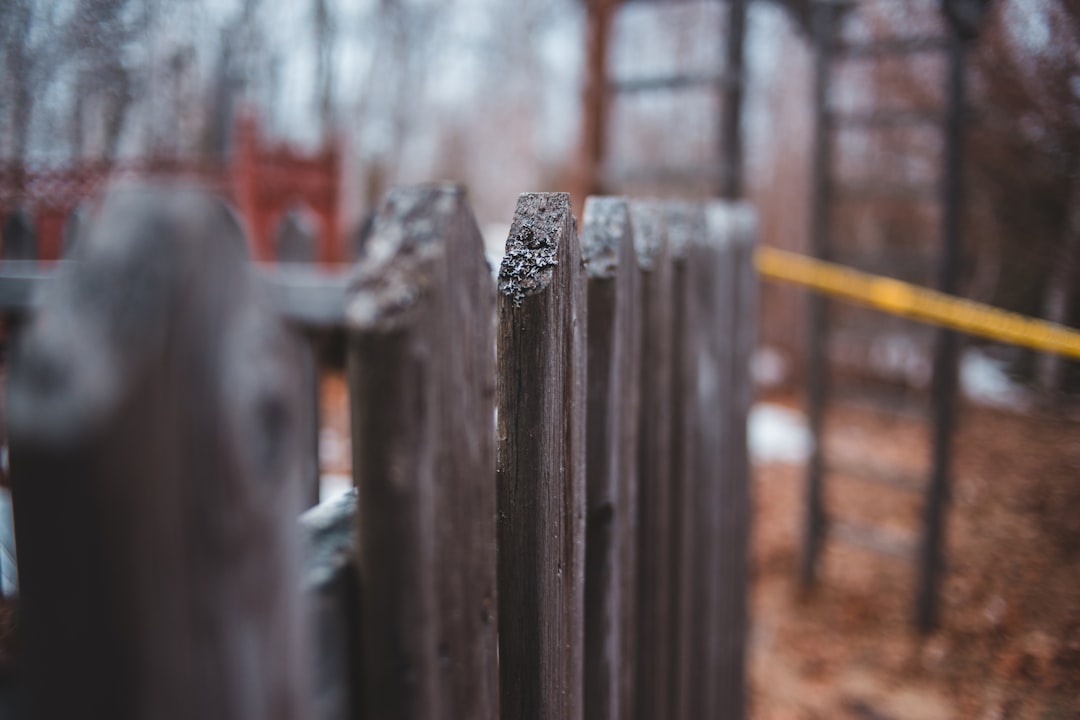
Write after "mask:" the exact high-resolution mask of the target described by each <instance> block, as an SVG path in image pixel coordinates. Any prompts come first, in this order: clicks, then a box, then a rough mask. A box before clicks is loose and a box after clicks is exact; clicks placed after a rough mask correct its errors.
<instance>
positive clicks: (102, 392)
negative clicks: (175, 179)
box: [8, 184, 311, 720]
mask: <svg viewBox="0 0 1080 720" xmlns="http://www.w3.org/2000/svg"><path fill="white" fill-rule="evenodd" d="M82 241H83V244H82V245H81V248H80V254H81V258H82V259H81V262H80V263H78V264H76V265H73V266H71V267H70V269H69V271H68V272H67V273H66V276H65V277H62V278H60V279H58V280H57V281H56V282H55V283H54V284H53V285H52V287H51V288H50V294H49V296H48V297H47V298H46V299H45V300H44V301H43V308H44V309H43V312H41V313H40V314H38V315H37V316H35V318H34V319H33V321H32V323H31V325H30V326H29V327H28V328H27V331H26V334H25V335H24V337H23V342H22V343H21V344H20V346H19V347H18V348H17V351H16V353H15V355H14V357H13V359H12V364H11V370H10V376H9V386H8V421H9V431H10V436H11V463H12V470H13V472H12V480H13V493H14V508H15V523H16V530H17V539H18V546H19V559H18V563H19V580H20V594H21V598H20V600H21V604H20V611H21V616H20V633H21V641H20V648H21V655H20V669H21V671H22V673H23V675H22V677H23V679H24V681H25V683H26V687H27V691H28V700H29V706H30V717H33V718H66V717H79V718H101V719H102V720H106V719H107V720H118V719H119V720H124V719H127V718H131V719H134V718H148V717H154V718H162V719H165V720H168V719H171V718H175V719H176V720H181V719H182V718H183V719H189V718H194V717H198V718H211V719H213V718H219V719H221V720H226V719H229V720H256V719H260V718H261V719H266V718H275V719H281V720H285V719H289V718H297V719H300V718H308V717H311V715H310V713H309V708H308V704H307V703H308V699H309V698H308V689H307V682H306V675H307V673H306V666H307V659H308V658H307V652H306V643H305V640H304V615H303V610H302V605H301V602H300V583H299V573H298V543H299V538H298V528H297V526H296V514H297V511H298V509H299V502H298V492H299V484H298V483H299V481H300V477H301V461H302V458H303V457H304V454H305V452H306V451H305V448H303V447H302V444H303V442H304V440H303V435H302V433H299V432H297V430H298V423H299V420H298V418H299V409H298V408H299V404H300V402H301V400H300V393H301V390H300V386H299V382H298V378H297V373H296V368H297V363H296V361H297V358H296V347H295V345H294V344H293V342H292V340H291V338H290V336H289V335H288V334H287V333H286V331H285V330H284V328H283V327H281V325H280V323H279V322H278V320H277V319H276V318H275V316H274V314H273V312H272V310H270V309H269V308H268V307H267V305H266V303H265V300H264V298H262V297H261V294H260V291H259V286H258V284H257V282H256V279H255V277H254V274H253V272H252V270H251V266H250V264H249V262H248V259H247V257H246V252H245V249H244V247H245V246H244V241H243V238H242V235H241V231H240V228H239V227H238V226H237V225H236V224H235V223H234V222H232V221H231V219H230V218H229V216H228V214H227V213H226V212H225V210H224V208H223V207H222V206H221V205H219V204H218V203H217V202H215V201H213V200H212V199H210V197H209V196H208V195H204V194H203V193H201V192H199V191H197V190H195V189H193V188H192V187H190V186H186V185H155V184H144V185H142V186H141V187H140V188H138V189H136V188H134V187H132V188H126V189H114V190H112V191H110V193H109V194H108V195H107V197H106V198H105V200H104V202H103V205H102V206H101V208H100V211H99V213H98V214H97V215H96V217H95V219H94V220H93V222H92V224H91V226H90V228H89V230H88V232H87V234H86V235H85V237H83V238H82Z"/></svg>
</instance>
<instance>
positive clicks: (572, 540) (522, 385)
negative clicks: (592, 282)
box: [496, 193, 587, 720]
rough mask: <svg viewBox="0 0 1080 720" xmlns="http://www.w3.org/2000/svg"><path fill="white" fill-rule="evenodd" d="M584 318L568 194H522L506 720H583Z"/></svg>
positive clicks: (500, 389)
mask: <svg viewBox="0 0 1080 720" xmlns="http://www.w3.org/2000/svg"><path fill="white" fill-rule="evenodd" d="M585 310H586V306H585V282H584V277H583V273H582V268H581V251H580V248H579V246H578V241H577V231H576V227H575V222H574V218H573V216H572V215H571V212H570V197H569V195H567V194H566V193H527V194H524V195H522V196H521V197H520V198H519V200H518V205H517V210H516V211H515V213H514V223H513V225H512V227H511V230H510V237H509V238H508V240H507V242H506V254H505V256H504V257H503V261H502V266H501V268H500V271H499V293H498V331H497V348H498V352H497V381H496V398H497V407H498V451H497V468H498V469H497V476H498V547H499V575H498V578H499V618H500V624H499V669H500V675H499V679H500V685H501V689H500V691H501V704H502V713H503V715H502V717H503V718H506V719H507V720H517V719H519V718H545V719H551V720H556V719H558V720H563V719H564V718H565V719H567V720H580V718H582V717H583V705H584V692H583V679H584V658H583V655H584V653H583V646H584V604H585V599H584V565H585V548H584V540H585V423H584V420H585V377H584V376H585V372H586V367H585V338H586V322H587V320H586V315H585Z"/></svg>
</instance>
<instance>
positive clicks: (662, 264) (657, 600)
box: [630, 201, 675, 720]
mask: <svg viewBox="0 0 1080 720" xmlns="http://www.w3.org/2000/svg"><path fill="white" fill-rule="evenodd" d="M630 218H631V225H632V227H633V233H634V245H635V251H636V254H637V260H638V267H639V280H640V288H641V322H642V326H641V333H642V335H641V374H640V377H641V391H640V403H641V405H640V410H641V412H640V416H639V422H640V424H639V426H638V437H639V443H638V587H637V594H638V602H637V701H636V703H635V705H636V707H637V717H638V718H640V719H641V720H663V719H664V718H666V717H668V707H669V705H670V703H671V697H670V665H671V658H670V654H671V643H670V637H669V623H670V613H671V610H670V582H671V572H670V564H671V542H670V540H671V526H670V522H671V497H670V490H671V440H672V438H671V390H672V388H671V383H672V357H673V356H672V352H671V348H672V337H673V331H672V325H673V322H674V320H675V317H674V315H673V312H672V266H671V256H670V250H669V247H668V240H667V232H666V230H665V224H664V211H663V205H662V204H661V203H658V202H650V201H633V202H631V203H630Z"/></svg>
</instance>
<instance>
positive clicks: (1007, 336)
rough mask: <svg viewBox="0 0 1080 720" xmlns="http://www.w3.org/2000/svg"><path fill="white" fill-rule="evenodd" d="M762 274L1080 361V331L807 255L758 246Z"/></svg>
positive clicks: (937, 323)
mask: <svg viewBox="0 0 1080 720" xmlns="http://www.w3.org/2000/svg"><path fill="white" fill-rule="evenodd" d="M754 260H755V264H756V265H757V269H758V272H759V273H761V274H762V275H764V276H765V277H768V278H772V279H774V280H784V281H787V282H793V283H797V284H799V285H805V286H806V287H809V288H812V289H814V290H817V291H818V292H822V293H826V294H828V295H836V296H838V297H842V298H845V299H847V300H851V301H853V302H857V303H860V304H862V305H869V306H870V307H873V308H877V309H878V310H883V311H885V312H887V313H892V314H893V315H900V316H903V317H908V318H912V319H914V320H920V321H922V322H926V323H931V324H934V325H940V326H942V327H947V328H950V329H952V330H959V331H961V332H965V333H969V334H971V335H981V336H982V337H986V338H990V339H992V340H1000V341H1003V342H1007V343H1012V344H1014V345H1023V346H1025V347H1029V348H1034V349H1035V350H1041V351H1043V352H1051V353H1057V354H1059V355H1066V356H1068V357H1071V358H1075V359H1078V360H1080V332H1078V331H1076V330H1073V329H1072V328H1068V327H1065V326H1064V325H1058V324H1056V323H1051V322H1047V321H1045V320H1037V319H1035V318H1030V317H1025V316H1024V315H1019V314H1017V313H1013V312H1007V311H1005V310H1000V309H998V308H995V307H992V306H990V305H985V304H983V303H978V302H974V301H972V300H965V299H963V298H958V297H954V296H952V295H946V294H945V293H941V292H938V291H936V290H929V289H927V288H923V287H919V286H918V285H912V284H910V283H906V282H901V281H899V280H893V279H892V278H886V277H881V276H879V275H870V274H869V273H864V272H859V271H858V270H852V269H851V268H847V267H844V266H843V265H837V264H835V263H830V262H824V261H822V260H815V259H813V258H809V257H806V256H804V255H798V254H796V253H791V252H786V251H784V250H777V249H776V248H770V247H759V248H758V249H757V254H756V256H755V258H754Z"/></svg>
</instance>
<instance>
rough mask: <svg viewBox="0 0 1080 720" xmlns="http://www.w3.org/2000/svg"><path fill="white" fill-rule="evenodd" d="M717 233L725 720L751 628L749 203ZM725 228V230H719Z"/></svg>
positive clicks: (735, 207)
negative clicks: (726, 341) (727, 285)
mask: <svg viewBox="0 0 1080 720" xmlns="http://www.w3.org/2000/svg"><path fill="white" fill-rule="evenodd" d="M709 218H710V220H709V227H710V231H712V232H723V233H726V234H727V243H728V245H729V247H730V252H731V254H732V258H731V261H732V264H733V274H734V278H733V280H734V282H733V288H732V292H731V293H730V294H729V295H728V297H729V298H730V299H731V302H732V307H733V312H732V315H733V318H734V325H735V329H734V334H733V336H732V337H731V338H730V341H731V349H732V352H733V356H732V374H733V381H732V393H731V401H730V403H729V408H730V412H731V421H730V422H731V435H730V437H731V442H730V444H729V446H728V452H729V462H728V465H727V467H728V473H729V474H728V476H727V477H726V478H725V480H724V483H725V485H724V487H725V497H726V498H727V501H726V504H725V506H724V507H723V508H722V509H721V513H722V514H721V518H722V519H724V520H725V522H722V523H721V526H720V528H721V536H720V538H719V541H718V543H719V545H720V547H721V548H723V549H727V552H728V555H727V558H728V565H727V575H726V576H724V578H723V584H722V585H721V589H722V591H724V592H726V593H727V598H726V602H725V603H724V604H723V605H722V607H724V608H725V610H726V612H725V614H724V615H723V616H721V618H720V627H719V632H720V660H719V665H718V667H717V672H718V674H719V675H720V677H721V678H722V680H723V683H722V684H721V685H719V686H718V687H719V688H721V692H720V694H719V697H718V699H717V706H716V707H717V710H716V712H717V713H718V714H719V715H721V716H724V717H730V718H742V717H745V716H746V682H747V678H746V645H747V634H748V628H749V622H750V620H749V609H748V601H749V593H750V577H749V575H750V569H749V565H750V521H751V518H752V505H751V470H750V454H749V448H748V446H747V419H748V417H749V415H750V408H751V406H752V404H753V400H754V383H753V378H752V375H751V370H750V360H751V356H752V355H753V352H754V347H755V344H756V342H757V298H758V277H757V271H756V269H755V267H754V243H755V218H754V213H753V210H752V209H751V208H750V206H749V205H748V204H746V203H729V204H726V205H725V204H720V203H716V204H714V205H713V206H712V207H710V208H709ZM717 225H720V227H716V226H717Z"/></svg>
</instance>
